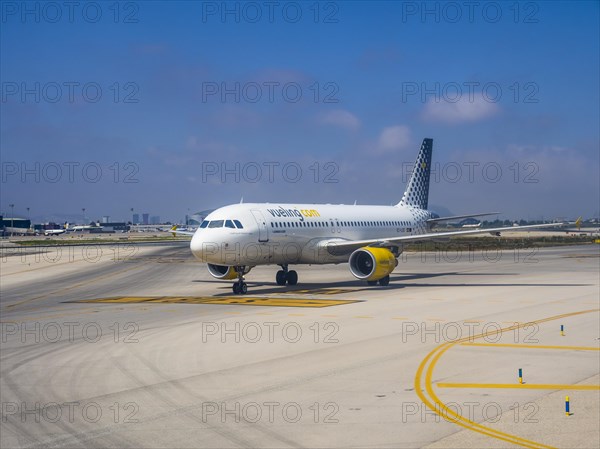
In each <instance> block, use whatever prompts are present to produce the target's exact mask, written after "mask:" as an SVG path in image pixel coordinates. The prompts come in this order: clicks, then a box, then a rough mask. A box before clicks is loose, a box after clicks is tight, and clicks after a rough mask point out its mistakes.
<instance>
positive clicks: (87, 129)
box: [0, 1, 600, 220]
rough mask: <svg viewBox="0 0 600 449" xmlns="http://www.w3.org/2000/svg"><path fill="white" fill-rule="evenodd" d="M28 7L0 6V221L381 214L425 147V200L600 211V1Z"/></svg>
mask: <svg viewBox="0 0 600 449" xmlns="http://www.w3.org/2000/svg"><path fill="white" fill-rule="evenodd" d="M25 5H26V6H23V4H22V3H21V2H2V22H1V31H0V37H1V43H0V49H1V56H0V57H1V65H0V76H1V80H2V102H1V105H0V107H1V110H0V112H1V117H0V118H1V123H0V132H1V136H0V144H1V150H2V154H1V159H2V185H1V187H2V189H1V193H0V200H1V209H2V212H4V213H8V212H9V207H8V204H15V214H20V215H24V214H25V210H26V209H25V208H26V207H29V208H30V209H31V214H32V215H33V216H34V217H36V216H39V217H50V216H52V215H56V214H80V213H81V208H82V207H85V208H86V215H87V216H89V217H101V216H102V215H109V216H111V217H112V218H114V219H128V218H130V208H132V207H133V208H134V209H135V211H136V212H139V213H142V212H149V213H150V214H151V215H160V216H161V217H162V218H163V219H170V220H177V219H181V218H182V217H183V216H184V215H185V214H186V213H187V212H188V210H189V211H192V212H193V211H198V210H203V209H208V208H214V207H218V206H222V205H225V204H229V203H232V202H239V201H240V198H241V197H242V196H243V197H244V200H245V201H247V202H250V201H257V202H263V201H265V202H267V201H268V202H309V203H313V202H314V203H318V202H331V203H353V202H354V201H357V202H358V203H360V204H390V203H396V202H397V201H398V200H399V198H400V197H401V194H402V191H403V190H404V184H405V182H406V171H407V167H408V166H410V165H411V164H412V162H413V160H414V157H415V155H416V152H417V150H418V147H419V145H420V142H421V140H422V138H423V137H432V138H434V169H435V170H436V174H435V175H434V177H433V183H432V186H431V193H430V204H431V205H432V206H433V207H440V208H441V207H444V208H447V209H449V210H450V211H452V212H454V213H468V212H473V211H475V212H479V211H488V210H500V211H502V212H503V215H504V216H505V217H513V218H514V217H524V218H532V219H534V218H540V217H545V218H550V217H575V216H578V215H584V216H586V217H589V216H597V215H598V210H599V208H600V206H599V202H600V199H599V190H600V187H599V166H600V162H599V153H600V151H599V148H600V135H599V123H600V116H599V115H600V112H599V106H598V105H599V104H600V98H599V84H600V83H599V80H600V73H599V54H600V48H599V42H600V32H599V29H598V26H599V25H598V24H599V22H600V13H599V3H598V2H591V1H590V2H565V3H561V2H520V3H513V2H507V3H503V2H502V3H496V2H480V3H479V4H478V5H476V6H473V10H471V11H469V9H468V7H467V6H466V5H465V4H464V3H463V2H450V3H448V2H429V3H423V2H358V1H356V2H320V3H315V2H279V3H278V4H277V5H273V10H272V11H271V12H272V16H271V17H269V15H270V13H271V12H270V11H269V4H268V3H265V2H227V3H223V2H158V1H152V2H121V3H118V4H116V3H113V2H106V3H104V2H81V3H80V5H79V6H77V7H74V9H73V10H72V11H69V10H68V7H66V6H64V4H63V3H62V2H50V3H47V2H29V3H26V4H25ZM224 5H225V6H224ZM224 8H227V10H228V11H229V12H228V13H226V14H224V12H226V11H225V10H224ZM425 9H427V10H425ZM98 13H100V16H98V15H97V14H98ZM258 14H259V15H260V16H258ZM298 14H301V15H300V16H298ZM57 86H58V88H59V89H60V91H59V90H58V89H57ZM259 89H260V90H259ZM227 90H228V91H229V93H224V91H227ZM270 95H272V96H271V97H270ZM236 164H237V165H236ZM258 169H260V171H258ZM299 170H300V171H299Z"/></svg>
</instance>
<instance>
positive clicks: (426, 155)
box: [396, 139, 433, 209]
mask: <svg viewBox="0 0 600 449" xmlns="http://www.w3.org/2000/svg"><path fill="white" fill-rule="evenodd" d="M432 150H433V139H423V143H422V144H421V149H420V150H419V154H418V155H417V160H416V161H415V166H414V168H413V172H412V175H411V177H410V179H409V181H408V184H407V185H406V191H405V192H404V195H402V200H400V202H399V203H398V204H397V205H396V206H412V207H418V208H419V209H427V205H428V202H429V176H430V173H431V152H432Z"/></svg>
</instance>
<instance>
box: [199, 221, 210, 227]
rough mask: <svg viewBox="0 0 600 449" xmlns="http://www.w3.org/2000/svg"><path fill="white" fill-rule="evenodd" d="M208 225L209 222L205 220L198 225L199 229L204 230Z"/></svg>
mask: <svg viewBox="0 0 600 449" xmlns="http://www.w3.org/2000/svg"><path fill="white" fill-rule="evenodd" d="M208 223H209V221H207V220H204V221H203V222H202V223H200V227H201V228H205V227H207V226H208Z"/></svg>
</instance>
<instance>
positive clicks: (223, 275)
mask: <svg viewBox="0 0 600 449" xmlns="http://www.w3.org/2000/svg"><path fill="white" fill-rule="evenodd" d="M207 266H208V272H209V273H210V275H211V276H213V277H215V278H217V279H225V280H229V279H236V278H237V277H238V273H237V271H235V268H233V267H228V266H226V265H214V264H212V263H209V264H208V265H207ZM249 271H250V268H246V270H245V271H244V274H246V273H248V272H249Z"/></svg>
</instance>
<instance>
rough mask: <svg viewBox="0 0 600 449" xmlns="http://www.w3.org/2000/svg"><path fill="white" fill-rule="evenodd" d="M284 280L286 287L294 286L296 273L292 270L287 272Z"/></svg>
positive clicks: (296, 278) (296, 279)
mask: <svg viewBox="0 0 600 449" xmlns="http://www.w3.org/2000/svg"><path fill="white" fill-rule="evenodd" d="M286 278H287V283H288V285H296V284H297V283H298V273H296V272H295V271H294V270H292V271H288V273H287V276H286Z"/></svg>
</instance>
